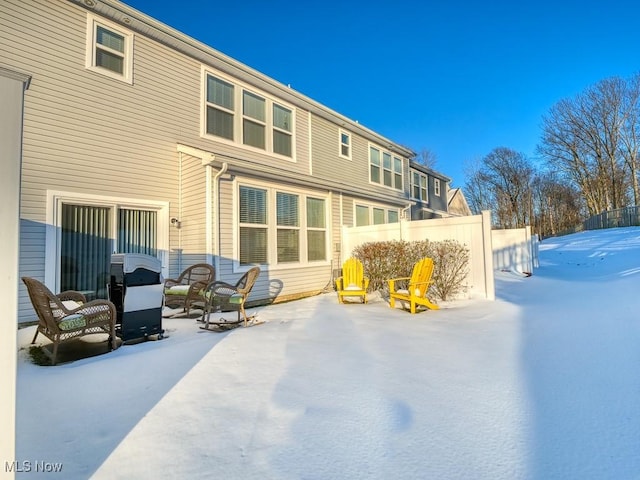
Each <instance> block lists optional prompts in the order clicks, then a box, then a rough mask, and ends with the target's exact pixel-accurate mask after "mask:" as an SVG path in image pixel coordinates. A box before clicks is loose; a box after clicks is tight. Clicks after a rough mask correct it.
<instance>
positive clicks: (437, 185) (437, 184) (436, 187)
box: [433, 178, 440, 197]
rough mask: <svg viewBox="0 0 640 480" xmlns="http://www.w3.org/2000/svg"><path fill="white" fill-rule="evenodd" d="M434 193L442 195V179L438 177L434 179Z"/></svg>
mask: <svg viewBox="0 0 640 480" xmlns="http://www.w3.org/2000/svg"><path fill="white" fill-rule="evenodd" d="M433 193H434V194H435V195H436V196H437V197H439V196H440V180H438V179H437V178H435V179H434V180H433Z"/></svg>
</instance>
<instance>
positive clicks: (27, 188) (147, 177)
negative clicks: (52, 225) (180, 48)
mask: <svg viewBox="0 0 640 480" xmlns="http://www.w3.org/2000/svg"><path fill="white" fill-rule="evenodd" d="M86 19H87V16H86V11H84V10H83V9H81V8H79V7H76V6H73V5H72V4H70V3H67V2H62V1H55V2H49V1H44V0H29V1H25V2H18V1H5V2H1V3H0V51H2V56H3V58H2V63H3V64H5V63H6V64H9V65H12V66H14V67H15V68H18V69H20V70H23V71H26V72H28V73H30V74H31V75H32V76H33V80H32V83H31V88H30V89H29V90H28V91H27V92H26V96H25V108H24V146H23V169H22V185H21V186H22V195H21V197H22V198H21V232H20V233H21V255H20V275H22V276H25V275H26V276H33V277H35V278H39V279H43V278H44V270H45V261H50V259H46V258H45V221H46V217H47V211H46V206H47V197H46V194H47V190H58V191H66V192H72V193H86V194H91V195H105V196H110V197H119V196H121V197H126V198H138V199H140V200H150V201H169V202H170V205H171V208H170V210H171V213H170V214H171V215H174V216H177V213H176V212H175V209H176V208H177V193H178V183H177V177H178V154H177V152H176V140H177V139H179V138H180V136H181V132H183V131H185V130H189V129H191V130H193V131H194V132H196V133H197V131H198V125H199V110H198V109H199V100H198V99H199V64H198V63H197V62H193V61H189V59H187V58H186V57H183V56H180V55H176V54H174V53H172V52H171V51H169V50H168V49H166V48H158V46H157V45H156V44H154V43H152V42H150V41H148V40H146V39H145V38H144V37H142V36H136V38H135V56H134V59H135V67H134V68H135V77H134V79H135V82H134V85H129V84H127V83H124V82H120V81H117V80H114V79H111V78H108V77H105V76H102V75H100V74H97V73H94V72H90V71H88V70H86V69H85V65H84V62H85V37H86V21H87V20H86ZM145 59H146V61H145ZM168 59H170V60H171V61H167V60H168ZM185 72H191V77H192V80H191V81H189V82H187V81H185V76H186V73H185ZM170 85H174V86H175V85H181V87H180V88H168V87H169V86H170ZM191 97H193V100H191ZM189 104H191V111H190V112H189V111H188V110H186V111H185V108H188V106H189ZM201 168H202V167H201ZM175 233H176V232H174V231H170V241H171V242H174V241H175V240H177V236H176V235H175ZM173 261H174V259H173V258H172V256H171V255H170V256H169V263H170V265H171V264H172V263H173ZM32 319H33V313H32V310H31V305H30V302H29V300H28V297H27V295H26V290H25V289H24V287H23V286H22V285H21V287H20V298H19V321H28V320H32Z"/></svg>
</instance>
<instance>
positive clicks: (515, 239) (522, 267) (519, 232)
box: [491, 227, 538, 275]
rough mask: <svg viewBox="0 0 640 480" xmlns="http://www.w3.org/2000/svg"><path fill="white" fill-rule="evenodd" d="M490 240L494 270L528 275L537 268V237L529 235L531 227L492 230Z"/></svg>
mask: <svg viewBox="0 0 640 480" xmlns="http://www.w3.org/2000/svg"><path fill="white" fill-rule="evenodd" d="M491 238H492V243H493V266H494V268H495V269H496V270H504V271H513V272H517V273H521V274H529V275H530V274H532V273H533V269H534V267H537V266H538V248H537V243H538V241H537V239H538V237H537V236H536V235H533V236H532V235H531V227H525V228H511V229H508V230H493V231H492V232H491Z"/></svg>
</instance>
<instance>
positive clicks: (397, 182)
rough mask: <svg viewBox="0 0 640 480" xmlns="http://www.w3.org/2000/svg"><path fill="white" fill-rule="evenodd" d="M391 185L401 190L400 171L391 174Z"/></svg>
mask: <svg viewBox="0 0 640 480" xmlns="http://www.w3.org/2000/svg"><path fill="white" fill-rule="evenodd" d="M393 178H394V180H393V186H394V188H397V189H398V190H402V174H400V173H395V174H394V175H393Z"/></svg>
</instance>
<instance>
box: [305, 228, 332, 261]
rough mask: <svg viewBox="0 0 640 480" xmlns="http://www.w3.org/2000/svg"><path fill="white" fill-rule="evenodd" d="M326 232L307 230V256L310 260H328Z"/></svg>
mask: <svg viewBox="0 0 640 480" xmlns="http://www.w3.org/2000/svg"><path fill="white" fill-rule="evenodd" d="M326 251H327V249H326V244H325V232H324V231H322V230H309V231H308V232H307V258H308V260H309V261H310V262H312V261H316V260H326Z"/></svg>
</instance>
